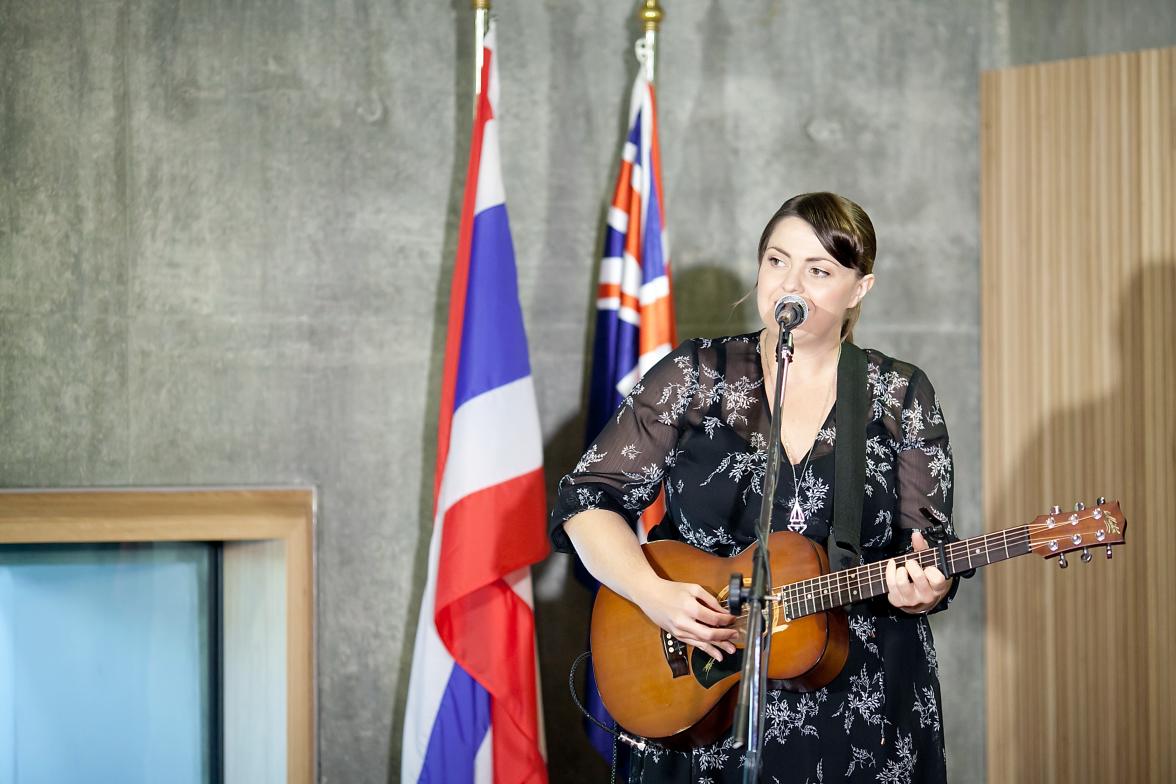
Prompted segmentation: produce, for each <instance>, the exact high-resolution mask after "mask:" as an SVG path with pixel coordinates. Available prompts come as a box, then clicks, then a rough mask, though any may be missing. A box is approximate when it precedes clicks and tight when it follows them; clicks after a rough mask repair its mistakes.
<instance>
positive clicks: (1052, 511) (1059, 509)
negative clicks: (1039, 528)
mask: <svg viewBox="0 0 1176 784" xmlns="http://www.w3.org/2000/svg"><path fill="white" fill-rule="evenodd" d="M1049 513H1050V514H1051V515H1060V514H1061V513H1062V507H1060V506H1058V505H1057V504H1054V505H1053V506H1051V507H1050V508H1049Z"/></svg>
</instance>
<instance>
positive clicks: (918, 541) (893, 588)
mask: <svg viewBox="0 0 1176 784" xmlns="http://www.w3.org/2000/svg"><path fill="white" fill-rule="evenodd" d="M911 544H912V545H913V546H914V548H915V552H916V553H917V552H921V551H923V550H926V549H927V540H926V539H924V538H923V534H921V533H919V532H918V531H915V532H914V534H912V536H911ZM886 588H887V591H886V598H887V599H889V600H890V603H891V604H893V605H894V606H895V607H897V608H898V609H900V610H902V611H903V612H908V613H910V614H912V615H918V614H921V613H925V612H927V611H928V610H930V609H931V608H933V607H934V606H935V605H937V604H939V602H940V601H942V600H943V597H944V596H947V592H948V590H949V589H950V588H951V580H949V579H947V578H946V577H944V576H943V572H941V571H939V570H938V569H937V568H935V567H934V566H928V567H927V568H926V569H924V568H923V567H921V566H919V562H918V561H916V560H914V559H911V560H909V561H907V562H906V563H904V564H902V565H901V566H900V565H898V564H896V563H895V559H893V558H891V559H890V562H889V563H888V564H886Z"/></svg>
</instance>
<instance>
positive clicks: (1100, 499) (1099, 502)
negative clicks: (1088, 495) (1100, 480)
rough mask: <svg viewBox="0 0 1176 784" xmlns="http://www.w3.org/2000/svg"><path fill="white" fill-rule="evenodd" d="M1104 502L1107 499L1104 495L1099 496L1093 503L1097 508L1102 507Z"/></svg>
mask: <svg viewBox="0 0 1176 784" xmlns="http://www.w3.org/2000/svg"><path fill="white" fill-rule="evenodd" d="M1106 502H1107V497H1106V496H1105V495H1100V496H1099V497H1098V500H1097V501H1095V503H1096V504H1098V505H1099V506H1102V505H1103V504H1105V503H1106Z"/></svg>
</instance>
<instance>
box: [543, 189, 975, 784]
mask: <svg viewBox="0 0 1176 784" xmlns="http://www.w3.org/2000/svg"><path fill="white" fill-rule="evenodd" d="M874 254H875V237H874V230H873V226H872V225H871V223H870V219H869V217H868V216H867V215H866V213H865V212H864V211H863V210H862V209H861V207H859V206H858V205H856V204H854V203H853V202H851V201H849V200H848V199H845V198H843V197H841V196H837V195H835V194H830V193H811V194H803V195H800V196H796V197H794V198H792V199H789V200H788V201H787V202H785V203H784V205H783V206H782V207H781V208H780V209H779V210H778V211H777V212H776V214H775V215H774V216H772V219H771V220H770V221H769V222H768V225H767V226H766V227H765V229H764V232H763V235H762V237H761V239H760V244H759V275H758V280H757V283H756V306H757V309H758V312H759V315H760V319H761V320H762V322H763V324H764V327H765V329H763V330H760V331H758V332H755V333H751V334H747V335H740V336H735V337H728V338H717V339H695V340H689V341H686V342H685V343H683V344H682V345H681V346H679V347H678V348H677V349H676V350H675V351H674V352H672V353H671V354H670V355H668V356H667V357H665V358H664V359H663V360H662V361H661V362H659V363H658V364H657V365H656V366H655V367H653V368H652V369H651V370H650V371H649V372H648V373H647V374H646V375H645V377H644V378H642V380H641V382H640V384H638V385H637V386H636V387H635V388H634V389H633V390H632V392H631V393H630V394H629V396H628V397H627V398H626V400H625V401H624V403H623V404H622V406H621V408H620V409H619V410H618V412H617V414H616V416H614V417H613V419H612V420H611V421H610V423H609V424H608V426H607V427H605V429H604V430H603V432H601V434H600V436H599V437H598V438H597V439H596V441H595V442H594V443H593V445H592V446H591V448H590V449H589V450H588V452H587V453H586V454H585V455H584V456H583V458H582V459H581V460H580V462H579V464H578V465H577V466H576V467H575V469H574V470H573V471H572V472H571V473H570V474H569V475H568V476H566V477H565V478H564V479H563V480H562V481H561V482H560V487H559V494H558V501H557V504H556V508H555V510H554V511H553V514H552V523H553V527H552V533H551V535H552V540H553V542H554V543H555V545H556V548H557V549H560V550H563V551H569V550H570V549H571V548H572V547H574V548H575V551H576V552H577V553H578V554H579V555H580V557H581V559H582V560H583V562H584V564H585V566H586V567H587V568H588V570H589V571H590V572H591V573H592V574H593V575H594V576H595V577H596V578H597V579H598V580H599V581H600V582H602V583H603V584H605V585H607V586H608V587H609V588H611V589H612V590H614V591H616V592H617V593H618V594H620V595H621V596H624V597H625V598H627V599H629V600H630V601H632V602H633V603H635V604H636V605H637V606H639V607H640V608H641V609H642V611H643V612H644V613H645V614H646V615H647V616H648V617H649V618H650V619H651V620H652V621H653V622H654V623H656V624H657V625H658V626H660V627H661V628H662V629H664V630H666V631H668V632H670V633H672V634H674V635H675V636H676V637H678V638H679V639H681V640H683V641H684V642H686V643H687V644H689V645H694V646H697V647H699V648H702V649H703V650H705V651H706V652H707V653H709V654H711V655H712V656H714V657H716V658H722V656H723V655H724V654H726V653H732V652H734V650H735V645H734V643H733V640H734V637H735V631H734V629H733V628H732V622H733V618H732V617H731V616H730V615H729V614H727V612H726V610H725V608H724V607H723V606H722V605H721V604H720V603H719V602H718V601H716V600H715V598H714V597H713V596H711V594H710V593H708V592H707V591H706V590H704V589H703V588H701V587H700V586H698V585H690V584H686V583H678V582H671V581H668V580H664V579H662V578H660V577H658V576H657V575H656V574H655V573H654V572H653V570H652V569H651V568H650V566H649V564H648V563H647V562H646V560H645V558H644V557H643V555H642V552H641V548H640V547H639V545H638V543H637V540H636V538H635V537H634V535H633V530H632V527H631V526H632V524H633V523H634V522H635V521H636V520H637V518H638V516H639V515H640V513H641V510H642V509H644V508H645V507H646V506H647V505H648V504H649V503H651V502H652V501H653V499H654V498H655V497H656V495H657V492H658V489H659V488H660V487H663V486H664V489H665V493H666V508H667V513H666V517H665V519H664V520H663V521H662V522H661V524H660V525H658V526H657V527H656V528H654V529H653V531H652V532H651V535H650V538H651V539H678V540H682V541H685V542H687V543H689V544H691V545H693V546H695V547H698V548H700V549H702V550H705V551H707V552H711V553H715V554H718V555H722V556H730V555H734V554H736V553H738V552H740V551H742V550H743V549H745V548H746V547H748V546H749V545H750V544H752V542H753V541H754V538H755V525H756V520H757V519H758V517H759V510H760V505H761V487H762V484H763V478H764V471H765V465H766V455H767V439H768V437H769V433H770V430H769V423H770V417H771V410H770V403H769V399H768V398H769V396H770V393H771V390H773V389H774V388H775V373H776V367H775V362H774V356H775V341H776V338H777V332H778V328H777V326H776V323H775V320H774V306H775V303H776V302H777V300H778V299H779V298H780V297H781V296H783V295H785V294H798V295H800V296H802V297H804V298H805V300H806V301H807V302H808V306H809V317H808V319H807V320H806V321H805V322H804V323H803V324H802V325H801V326H800V327H799V328H798V329H797V330H796V331H795V332H794V333H793V337H794V342H795V355H794V361H793V364H792V366H791V369H790V370H789V375H788V384H787V388H786V396H785V399H784V406H783V411H784V415H783V420H782V425H781V441H782V443H783V448H784V457H783V460H782V468H781V472H780V475H779V481H778V485H777V493H776V498H775V499H774V502H773V503H774V513H773V526H774V528H775V529H781V528H784V527H788V528H790V529H792V530H794V531H797V532H798V533H801V534H803V535H805V536H807V537H811V538H813V539H814V540H815V541H817V542H820V543H821V544H822V545H823V544H824V543H825V541H826V539H827V537H828V535H829V527H830V525H831V523H832V514H831V511H832V506H833V504H832V500H833V493H832V485H833V478H834V456H833V452H834V444H835V443H836V439H837V401H836V389H837V384H836V380H837V379H836V376H837V366H838V357H839V355H840V348H841V344H842V341H843V340H846V339H848V338H849V337H850V336H851V335H852V329H853V325H854V322H855V321H856V318H857V314H858V310H859V307H860V304H861V301H862V299H863V298H864V297H865V296H866V294H868V293H869V291H870V288H871V287H872V286H873V284H874V275H873V272H872V270H873V263H874ZM866 357H867V379H868V382H867V383H868V387H869V390H868V392H869V395H868V399H869V401H870V403H869V409H870V410H869V412H868V424H867V426H866V485H865V498H864V505H863V512H862V520H861V548H862V553H863V556H864V558H865V560H867V561H871V562H874V561H881V560H884V559H887V560H888V563H887V566H886V579H887V588H888V593H887V594H886V595H885V597H877V598H875V599H872V600H868V601H865V602H860V603H858V604H855V605H851V606H850V607H849V608H847V609H848V614H849V625H850V635H849V637H850V646H849V657H848V661H847V662H846V665H845V667H844V668H843V669H842V671H841V673H840V674H839V675H838V676H837V677H836V679H834V680H833V682H832V683H830V684H829V685H828V686H826V687H824V688H822V689H819V690H817V691H813V692H810V693H807V694H793V693H788V692H781V691H773V692H771V693H770V694H769V698H768V704H767V719H766V722H765V742H764V755H763V773H764V776H763V779H762V780H764V781H780V782H819V781H830V782H831V781H839V780H848V781H870V782H874V781H882V782H923V781H927V782H932V781H933V782H942V781H945V780H946V761H945V757H944V750H943V749H944V746H943V730H942V722H941V720H940V715H941V711H940V695H939V681H938V677H937V665H936V658H935V648H934V643H933V642H932V638H931V629H930V626H929V625H928V622H927V619H926V617H925V614H926V613H927V612H929V611H931V610H933V609H937V608H941V607H944V606H946V604H947V602H948V601H949V599H950V596H951V594H952V592H953V589H954V587H955V586H954V580H949V579H945V577H944V575H943V574H942V573H940V572H939V570H937V569H935V568H927V569H922V568H920V567H919V565H918V564H917V563H916V562H914V561H913V560H912V561H905V562H904V559H903V558H902V557H901V555H902V554H903V553H907V552H909V551H910V550H911V549H915V550H921V549H925V548H926V547H927V543H926V542H925V541H924V538H923V536H922V534H921V533H919V532H918V530H917V529H919V528H922V527H925V526H926V525H927V521H926V519H925V517H924V516H923V515H922V514H921V513H920V511H919V509H920V507H928V508H930V509H931V510H932V511H933V512H934V513H935V514H936V516H937V517H939V518H940V519H942V520H944V521H947V528H948V534H949V536H952V537H953V538H954V533H953V532H952V531H951V530H950V518H951V506H952V465H951V451H950V447H949V445H948V437H947V429H946V426H945V425H944V422H943V416H942V414H941V411H940V407H939V403H938V401H937V400H936V397H935V391H934V389H933V388H932V386H931V383H930V382H929V381H928V380H927V377H926V376H925V375H924V374H923V373H922V371H920V370H919V369H918V368H916V367H914V366H913V365H910V364H908V363H905V362H901V361H898V360H895V359H892V358H890V357H887V356H885V355H883V354H882V353H880V352H878V351H873V350H867V352H866ZM742 765H743V755H742V753H740V752H737V751H735V750H734V749H733V748H732V746H731V740H730V738H727V739H725V740H722V741H720V742H718V743H716V744H714V745H712V746H709V747H705V748H701V749H696V750H695V751H694V752H693V753H692V754H689V755H685V754H681V753H678V752H671V751H667V750H664V749H662V748H660V747H656V746H653V747H650V749H649V750H647V751H646V752H644V753H643V754H640V755H638V756H637V757H636V759H635V760H634V764H633V776H634V778H635V779H639V780H642V781H674V782H687V781H690V782H707V781H714V782H718V781H738V780H740V779H741V776H742Z"/></svg>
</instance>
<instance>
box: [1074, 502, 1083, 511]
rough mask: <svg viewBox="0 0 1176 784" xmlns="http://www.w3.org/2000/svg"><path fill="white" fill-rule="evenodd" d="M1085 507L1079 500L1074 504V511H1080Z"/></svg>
mask: <svg viewBox="0 0 1176 784" xmlns="http://www.w3.org/2000/svg"><path fill="white" fill-rule="evenodd" d="M1085 508H1086V504H1084V503H1082V502H1081V501H1079V502H1077V503H1076V504H1074V511H1075V512H1081V511H1082V510H1084V509H1085Z"/></svg>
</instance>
